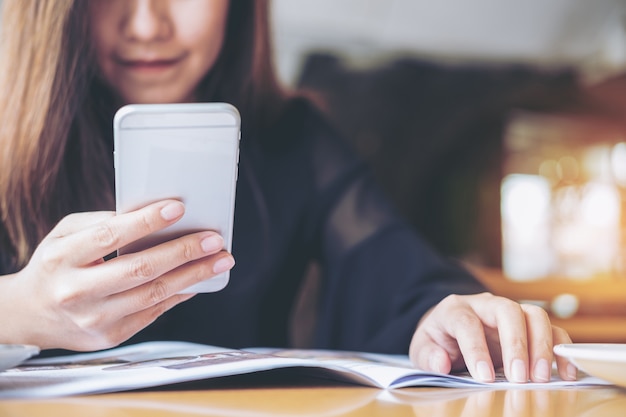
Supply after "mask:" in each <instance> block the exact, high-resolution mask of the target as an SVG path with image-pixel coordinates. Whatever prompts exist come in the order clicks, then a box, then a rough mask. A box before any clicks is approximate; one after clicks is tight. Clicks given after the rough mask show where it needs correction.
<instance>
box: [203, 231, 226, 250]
mask: <svg viewBox="0 0 626 417" xmlns="http://www.w3.org/2000/svg"><path fill="white" fill-rule="evenodd" d="M200 246H201V247H202V250H203V251H205V252H206V253H212V252H217V251H218V250H220V249H222V247H223V246H224V240H223V239H222V237H221V236H220V235H211V236H208V237H205V238H204V239H202V241H201V242H200Z"/></svg>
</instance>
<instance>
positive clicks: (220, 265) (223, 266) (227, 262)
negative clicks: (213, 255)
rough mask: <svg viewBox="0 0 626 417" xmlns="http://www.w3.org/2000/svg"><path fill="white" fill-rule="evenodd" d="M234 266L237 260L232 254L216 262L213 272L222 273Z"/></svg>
mask: <svg viewBox="0 0 626 417" xmlns="http://www.w3.org/2000/svg"><path fill="white" fill-rule="evenodd" d="M233 266H235V260H234V259H233V258H232V257H231V256H227V257H225V258H222V259H219V260H218V261H217V262H215V265H213V272H215V273H216V274H220V273H222V272H226V271H228V270H230V269H232V268H233Z"/></svg>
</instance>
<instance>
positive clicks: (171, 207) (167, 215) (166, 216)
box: [161, 202, 185, 221]
mask: <svg viewBox="0 0 626 417" xmlns="http://www.w3.org/2000/svg"><path fill="white" fill-rule="evenodd" d="M184 212H185V206H184V205H183V203H181V202H175V203H169V204H168V205H167V206H165V207H163V208H162V209H161V217H162V218H163V220H167V221H170V220H174V219H176V218H178V217H180V216H182V215H183V213H184Z"/></svg>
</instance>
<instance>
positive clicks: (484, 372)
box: [476, 361, 494, 382]
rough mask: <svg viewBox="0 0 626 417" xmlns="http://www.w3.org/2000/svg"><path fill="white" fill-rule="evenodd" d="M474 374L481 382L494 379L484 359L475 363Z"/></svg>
mask: <svg viewBox="0 0 626 417" xmlns="http://www.w3.org/2000/svg"><path fill="white" fill-rule="evenodd" d="M476 374H477V375H478V378H479V379H480V380H481V381H483V382H491V381H493V379H494V376H493V373H492V372H491V366H489V364H488V363H487V362H485V361H480V362H478V363H477V364H476Z"/></svg>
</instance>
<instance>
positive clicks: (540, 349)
mask: <svg viewBox="0 0 626 417" xmlns="http://www.w3.org/2000/svg"><path fill="white" fill-rule="evenodd" d="M521 309H522V311H523V312H524V315H525V318H526V329H527V330H526V331H527V336H528V355H529V366H530V379H531V381H533V382H548V381H550V378H551V376H552V357H553V354H552V346H553V340H552V325H551V324H550V318H549V317H548V313H546V311H545V310H544V309H543V308H541V307H537V306H534V305H530V304H522V305H521Z"/></svg>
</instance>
